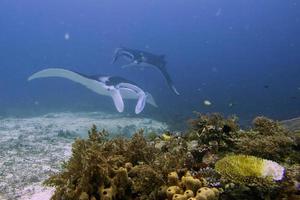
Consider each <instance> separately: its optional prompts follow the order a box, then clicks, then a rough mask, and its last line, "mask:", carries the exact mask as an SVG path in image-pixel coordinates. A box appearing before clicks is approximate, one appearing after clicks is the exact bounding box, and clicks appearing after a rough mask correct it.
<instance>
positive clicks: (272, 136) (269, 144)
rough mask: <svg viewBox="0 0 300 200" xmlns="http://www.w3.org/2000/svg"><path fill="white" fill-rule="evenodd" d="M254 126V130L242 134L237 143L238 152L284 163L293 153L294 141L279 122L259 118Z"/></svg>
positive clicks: (254, 122) (255, 120)
mask: <svg viewBox="0 0 300 200" xmlns="http://www.w3.org/2000/svg"><path fill="white" fill-rule="evenodd" d="M253 125H254V127H253V130H250V131H245V132H242V133H241V134H240V136H239V139H238V140H237V142H236V146H237V149H238V152H240V153H243V154H248V155H254V156H259V157H263V158H266V159H270V160H274V161H284V160H285V159H287V158H288V157H289V156H290V155H291V154H292V153H293V149H292V147H293V144H294V141H293V139H292V138H291V137H290V136H289V133H288V131H287V130H285V129H284V128H282V127H281V126H280V125H279V124H278V123H277V122H275V121H273V120H271V119H268V118H265V117H257V118H255V119H254V120H253Z"/></svg>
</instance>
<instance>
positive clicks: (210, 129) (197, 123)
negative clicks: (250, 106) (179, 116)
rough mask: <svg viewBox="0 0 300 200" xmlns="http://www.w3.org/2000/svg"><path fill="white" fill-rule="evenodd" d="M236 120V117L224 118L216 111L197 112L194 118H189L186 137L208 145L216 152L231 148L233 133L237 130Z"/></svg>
mask: <svg viewBox="0 0 300 200" xmlns="http://www.w3.org/2000/svg"><path fill="white" fill-rule="evenodd" d="M236 121H237V119H236V117H229V118H227V119H226V118H224V117H223V116H222V115H221V114H218V113H213V114H207V115H203V114H200V113H197V117H196V118H195V119H191V120H189V124H190V128H191V130H190V132H189V133H188V135H187V137H189V138H191V139H196V140H198V141H199V143H201V144H202V145H203V144H205V145H208V146H209V147H211V149H214V151H216V152H217V151H225V150H229V149H232V148H233V144H234V138H235V134H236V132H237V131H238V130H239V126H238V124H237V122H236Z"/></svg>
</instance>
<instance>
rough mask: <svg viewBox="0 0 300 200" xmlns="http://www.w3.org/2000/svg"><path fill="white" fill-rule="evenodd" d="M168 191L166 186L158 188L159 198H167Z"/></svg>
mask: <svg viewBox="0 0 300 200" xmlns="http://www.w3.org/2000/svg"><path fill="white" fill-rule="evenodd" d="M167 189H168V186H166V185H162V186H160V187H159V188H158V191H157V196H158V198H159V199H166V198H167Z"/></svg>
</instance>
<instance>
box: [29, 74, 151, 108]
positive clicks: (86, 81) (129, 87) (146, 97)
mask: <svg viewBox="0 0 300 200" xmlns="http://www.w3.org/2000/svg"><path fill="white" fill-rule="evenodd" d="M47 77H60V78H66V79H69V80H71V81H74V82H76V83H79V84H81V85H84V86H85V87H87V88H88V89H90V90H92V91H93V92H95V93H97V94H99V95H105V96H110V97H111V98H112V99H113V102H114V105H115V107H116V109H117V110H118V111H119V112H123V111H124V102H123V99H137V100H138V101H137V104H136V107H135V113H136V114H139V113H140V112H142V111H143V109H144V107H145V104H146V103H149V104H151V105H152V106H154V107H157V105H156V103H155V101H154V99H153V97H152V95H151V94H150V93H147V92H144V91H143V90H142V89H141V88H139V87H138V86H136V85H133V84H131V83H127V82H120V83H117V84H116V85H108V84H106V81H105V80H108V78H109V77H98V78H97V79H95V78H90V77H89V76H86V75H82V74H79V73H77V72H73V71H70V70H66V69H61V68H48V69H44V70H41V71H38V72H36V73H34V74H32V75H31V76H30V77H29V78H28V81H31V80H33V79H37V78H47Z"/></svg>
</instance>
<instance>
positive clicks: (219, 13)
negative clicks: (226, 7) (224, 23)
mask: <svg viewBox="0 0 300 200" xmlns="http://www.w3.org/2000/svg"><path fill="white" fill-rule="evenodd" d="M221 14H222V8H219V9H218V10H217V12H216V17H219V16H220V15H221Z"/></svg>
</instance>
